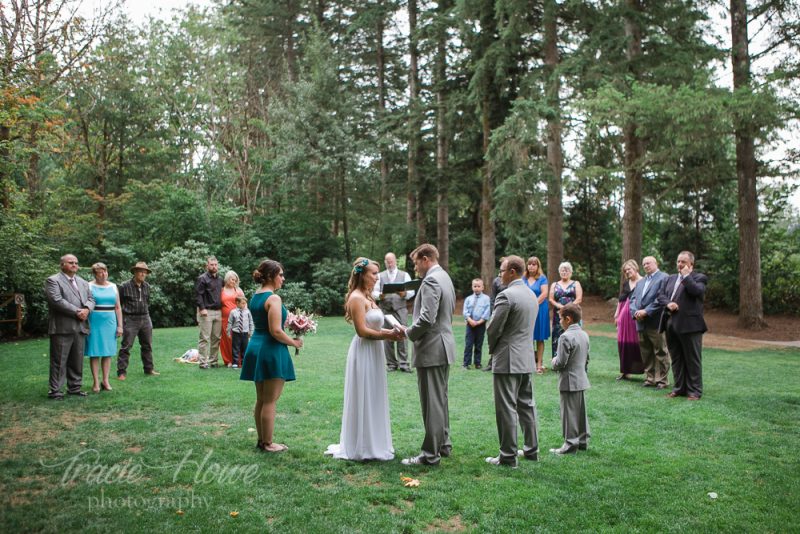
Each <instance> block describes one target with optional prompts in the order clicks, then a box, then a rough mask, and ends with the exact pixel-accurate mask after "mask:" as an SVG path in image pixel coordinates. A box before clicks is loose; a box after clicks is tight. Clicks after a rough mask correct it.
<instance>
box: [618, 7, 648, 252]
mask: <svg viewBox="0 0 800 534" xmlns="http://www.w3.org/2000/svg"><path fill="white" fill-rule="evenodd" d="M625 4H626V6H627V8H628V11H627V12H626V14H625V37H626V39H627V41H628V45H627V50H626V56H627V60H628V70H629V72H630V74H631V75H632V76H633V78H634V79H636V78H637V70H638V69H637V65H636V63H637V61H638V60H639V58H640V57H641V56H642V29H641V27H640V25H639V21H638V20H636V18H635V17H636V16H637V15H638V14H639V13H641V11H642V9H643V8H642V3H641V0H625ZM636 127H637V125H636V122H635V121H634V120H632V119H629V120H628V122H627V123H626V124H625V125H624V126H623V144H624V146H625V196H624V210H625V213H624V214H623V217H622V261H623V262H624V261H627V260H629V259H635V260H636V261H640V260H641V257H642V225H643V215H642V190H643V187H644V184H643V180H644V179H643V173H642V160H643V157H644V152H645V149H644V143H643V142H642V140H641V138H640V137H639V136H638V135H637V133H636Z"/></svg>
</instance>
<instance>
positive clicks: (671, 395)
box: [667, 391, 680, 399]
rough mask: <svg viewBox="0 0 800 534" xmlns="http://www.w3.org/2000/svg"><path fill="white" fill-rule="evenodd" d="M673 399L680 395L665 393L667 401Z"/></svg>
mask: <svg viewBox="0 0 800 534" xmlns="http://www.w3.org/2000/svg"><path fill="white" fill-rule="evenodd" d="M675 397H680V395H678V394H677V393H675V392H674V391H670V392H669V393H667V398H668V399H674V398H675Z"/></svg>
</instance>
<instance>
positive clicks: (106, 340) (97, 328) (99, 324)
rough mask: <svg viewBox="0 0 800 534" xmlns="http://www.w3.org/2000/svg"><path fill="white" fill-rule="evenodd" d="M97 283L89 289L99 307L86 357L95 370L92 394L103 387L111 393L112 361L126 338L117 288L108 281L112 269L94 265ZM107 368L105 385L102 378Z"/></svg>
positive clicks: (92, 316)
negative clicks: (110, 371)
mask: <svg viewBox="0 0 800 534" xmlns="http://www.w3.org/2000/svg"><path fill="white" fill-rule="evenodd" d="M92 274H93V275H94V282H92V283H90V284H89V288H90V289H91V291H92V295H93V296H94V301H95V303H96V304H95V307H94V310H93V311H92V313H90V314H89V337H88V338H87V339H86V350H85V351H84V354H85V355H86V356H87V357H88V358H89V365H90V366H91V368H92V381H93V383H92V391H94V392H95V393H99V392H100V387H101V386H102V388H103V389H104V390H106V391H111V384H109V383H108V372H109V369H110V368H111V357H112V356H114V355H115V354H116V353H117V338H118V337H119V336H121V335H122V308H121V307H120V304H119V291H117V286H116V285H115V284H112V283H111V282H109V281H108V267H106V264H105V263H95V264H94V265H92ZM100 367H102V368H103V381H102V383H101V382H100V379H99V377H98V374H99V368H100Z"/></svg>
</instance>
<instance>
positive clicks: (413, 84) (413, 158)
mask: <svg viewBox="0 0 800 534" xmlns="http://www.w3.org/2000/svg"><path fill="white" fill-rule="evenodd" d="M408 29H409V47H408V54H409V72H408V91H409V102H408V114H409V120H408V194H407V197H406V223H407V224H408V225H409V227H410V226H412V225H414V224H415V222H416V223H419V221H418V220H416V219H417V214H418V211H419V208H418V207H417V202H418V201H419V195H418V194H417V191H418V187H419V176H418V173H417V155H418V152H419V140H418V139H419V125H418V115H419V109H418V108H419V67H418V58H419V50H418V49H417V2H416V0H408ZM423 238H424V236H420V235H419V228H418V229H417V243H422V239H423Z"/></svg>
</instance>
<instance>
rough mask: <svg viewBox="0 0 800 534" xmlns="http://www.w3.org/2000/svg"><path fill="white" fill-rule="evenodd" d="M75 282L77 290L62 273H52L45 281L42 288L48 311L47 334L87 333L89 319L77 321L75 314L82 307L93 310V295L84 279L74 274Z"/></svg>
mask: <svg viewBox="0 0 800 534" xmlns="http://www.w3.org/2000/svg"><path fill="white" fill-rule="evenodd" d="M75 282H77V285H78V290H77V291H75V288H74V287H73V286H72V284H71V283H70V281H69V278H68V277H67V275H65V274H64V273H58V274H54V275H53V276H51V277H49V278H48V279H47V281H46V282H45V285H44V289H45V294H46V295H47V304H48V308H49V311H50V316H49V321H48V325H47V333H48V334H76V333H79V332H80V333H81V334H88V333H89V320H88V319H87V320H86V321H79V320H78V318H77V317H76V316H75V314H76V313H77V312H79V311H80V310H81V309H82V308H87V309H88V310H89V311H92V310H94V296H93V295H92V290H91V289H89V283H88V282H87V281H86V280H84V279H83V278H81V277H80V276H77V275H76V276H75Z"/></svg>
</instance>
